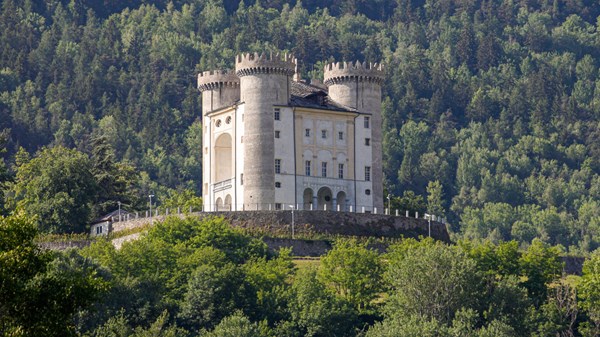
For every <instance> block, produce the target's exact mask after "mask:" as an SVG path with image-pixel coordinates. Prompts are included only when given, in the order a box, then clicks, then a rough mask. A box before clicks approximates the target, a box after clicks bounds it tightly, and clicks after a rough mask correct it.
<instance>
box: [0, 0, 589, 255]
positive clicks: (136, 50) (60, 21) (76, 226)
mask: <svg viewBox="0 0 600 337" xmlns="http://www.w3.org/2000/svg"><path fill="white" fill-rule="evenodd" d="M0 3H1V13H0V130H4V133H3V135H4V138H6V141H5V142H4V144H5V145H4V147H5V148H6V150H7V151H6V152H5V153H4V154H3V156H4V160H5V162H6V165H7V167H8V171H7V173H6V174H3V171H4V170H3V168H2V166H0V179H1V180H4V181H7V180H9V181H11V183H10V184H5V188H4V190H5V195H6V205H5V206H4V208H5V209H6V210H10V209H13V208H15V207H17V206H22V207H24V208H26V209H27V210H29V212H32V213H35V214H44V215H42V216H41V218H42V220H40V221H42V222H43V221H46V220H45V219H54V218H56V219H61V221H62V222H60V223H61V224H64V223H69V224H70V223H71V222H72V224H71V225H69V226H68V227H67V228H66V229H65V228H62V227H60V225H56V224H55V223H51V224H47V225H44V224H42V226H41V227H42V228H43V229H45V230H48V231H55V232H61V231H70V230H75V231H77V230H81V228H82V226H84V225H85V221H87V220H88V219H89V218H92V217H94V216H95V215H98V214H100V213H101V212H103V211H105V210H107V209H111V208H113V209H114V207H115V205H116V201H117V200H120V201H123V202H124V204H126V205H127V206H128V207H129V208H137V209H144V208H145V207H146V206H145V205H147V195H148V194H149V193H150V192H152V193H153V194H155V195H156V196H157V198H158V202H159V203H162V204H163V205H166V204H169V203H173V202H175V201H176V200H183V199H186V196H187V197H191V196H193V194H194V193H196V194H198V193H199V187H200V186H201V185H200V184H201V181H200V180H201V157H200V155H201V154H200V151H198V149H199V148H201V135H200V133H201V125H200V119H199V111H200V110H201V109H200V106H201V102H200V95H199V94H198V91H197V89H196V88H195V76H196V74H197V73H198V72H199V71H202V70H206V69H213V68H219V67H232V64H231V63H230V62H232V60H233V59H234V57H233V56H234V55H235V54H237V53H239V52H248V51H263V50H274V51H287V52H292V53H294V54H295V56H296V57H298V59H299V61H300V71H301V72H302V76H303V77H304V78H319V77H321V76H322V73H321V68H322V66H323V64H324V63H326V62H329V61H333V60H338V61H339V60H367V61H382V62H383V63H384V64H385V65H386V69H387V70H386V83H385V85H384V97H385V101H384V111H383V114H384V151H385V153H384V173H385V179H386V189H387V192H386V193H390V194H392V195H393V196H395V197H394V198H393V204H394V205H393V208H399V209H411V210H418V211H420V212H423V211H424V210H426V209H428V210H429V211H432V212H435V213H436V214H442V213H444V214H445V215H446V217H447V218H448V219H449V220H450V221H451V222H452V224H453V228H452V229H453V230H454V231H455V232H457V233H458V234H457V235H458V236H459V237H466V238H471V239H480V238H490V239H492V240H495V241H502V240H510V239H514V240H518V241H520V242H521V243H523V244H525V245H527V244H529V243H530V242H531V241H532V240H533V239H534V238H536V237H537V238H540V239H542V240H543V241H545V242H548V243H550V244H561V245H563V246H565V247H568V249H570V250H572V251H586V252H587V251H591V250H593V249H595V248H596V247H598V245H599V244H600V201H599V200H600V176H599V173H600V162H599V160H600V118H599V117H600V81H599V72H598V66H600V62H599V61H600V60H599V56H600V32H599V31H598V29H599V26H598V25H599V24H598V21H597V17H598V16H599V15H600V5H599V4H598V3H597V2H596V1H591V0H583V1H572V0H554V1H541V0H523V1H514V0H503V1H467V0H443V1H417V0H415V1H408V0H398V1H390V0H378V1H356V0H335V1H325V2H322V1H315V0H311V1H304V2H299V1H298V2H294V1H290V2H287V1H283V0H270V1H264V0H263V1H256V2H254V1H248V2H245V3H244V2H240V3H238V2H237V1H236V2H234V1H225V2H222V1H218V0H211V1H194V0H190V1H184V0H179V1H173V2H167V1H159V0H156V1H151V0H150V1H131V2H127V4H128V6H129V7H125V5H124V4H125V2H121V1H103V2H97V1H86V0H82V1H58V0H55V1H45V2H36V1H30V0H3V1H1V2H0ZM313 64H314V65H315V66H314V67H312V66H311V67H308V66H307V65H313ZM0 138H2V137H0ZM0 143H2V142H0ZM45 146H54V147H57V146H63V147H65V148H68V149H76V153H74V152H71V153H70V154H69V153H67V151H62V150H55V151H56V152H53V153H52V154H48V155H46V157H44V155H43V154H40V155H38V156H37V157H36V155H35V153H36V151H39V150H40V149H42V148H43V147H45ZM20 147H22V148H24V151H21V152H19V151H18V149H19V148H20ZM80 153H82V154H83V156H84V157H86V158H87V159H86V158H82V157H81V156H79V154H80ZM63 155H64V156H66V158H69V159H68V160H65V162H63V163H57V164H56V165H54V166H52V165H50V166H51V167H57V168H61V167H65V166H64V165H67V164H68V163H71V164H73V163H76V164H73V167H84V168H85V167H86V166H88V167H89V168H90V172H91V173H92V176H93V178H91V177H89V176H88V175H86V174H82V175H81V177H80V178H78V179H79V180H78V182H79V183H78V184H79V185H77V186H82V187H81V190H85V191H90V192H89V193H84V196H81V197H80V198H82V199H81V200H79V199H78V198H79V197H72V196H70V197H71V198H62V199H60V200H58V199H59V198H53V197H52V196H50V197H49V196H46V195H44V194H43V193H42V192H40V193H38V195H36V196H35V197H31V196H30V195H29V194H28V193H30V194H31V193H33V192H31V191H36V190H38V191H47V190H51V188H49V187H48V186H46V185H43V183H42V182H39V185H36V186H37V187H36V188H37V189H36V188H33V187H31V186H30V185H28V184H29V182H30V181H33V180H35V179H33V177H36V176H42V175H43V173H44V170H45V169H46V168H45V166H44V165H41V166H42V168H40V169H39V170H38V168H37V166H36V165H35V161H34V160H35V159H36V158H39V157H40V156H41V157H42V158H62V157H61V156H63ZM30 158H33V159H30ZM48 160H49V159H45V160H39V161H40V162H41V163H42V164H43V163H47V162H48ZM31 162H33V164H32V163H31ZM50 176H51V175H50ZM98 186H101V188H98ZM92 191H93V192H92ZM49 199H56V200H53V201H52V202H54V203H53V204H52V205H51V207H50V206H49V205H48V204H46V203H48V202H49V201H48V200H49ZM0 205H1V204H0ZM75 205H90V206H88V209H84V207H81V209H77V214H76V216H73V215H71V214H54V213H52V211H49V209H51V210H55V209H64V210H67V211H65V212H66V213H69V212H68V210H70V209H71V208H72V207H74V206H75ZM91 205H94V207H91ZM98 205H100V206H98ZM65 219H67V220H65ZM84 220H85V221H84ZM48 221H49V220H48ZM56 223H59V222H56Z"/></svg>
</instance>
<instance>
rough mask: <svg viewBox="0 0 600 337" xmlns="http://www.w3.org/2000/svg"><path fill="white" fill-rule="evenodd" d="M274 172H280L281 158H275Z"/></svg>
mask: <svg viewBox="0 0 600 337" xmlns="http://www.w3.org/2000/svg"><path fill="white" fill-rule="evenodd" d="M275 173H276V174H279V173H281V159H275Z"/></svg>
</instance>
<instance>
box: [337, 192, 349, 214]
mask: <svg viewBox="0 0 600 337" xmlns="http://www.w3.org/2000/svg"><path fill="white" fill-rule="evenodd" d="M335 199H336V202H337V204H338V206H340V207H339V208H340V211H342V212H345V211H347V209H346V207H347V203H346V192H344V191H339V192H338V194H337V197H336V198H335ZM336 210H337V208H336Z"/></svg>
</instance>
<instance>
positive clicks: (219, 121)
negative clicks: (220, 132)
mask: <svg viewBox="0 0 600 337" xmlns="http://www.w3.org/2000/svg"><path fill="white" fill-rule="evenodd" d="M215 125H216V126H217V127H219V126H221V120H220V119H217V121H216V122H215Z"/></svg>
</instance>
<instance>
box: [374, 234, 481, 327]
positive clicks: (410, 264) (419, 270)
mask: <svg viewBox="0 0 600 337" xmlns="http://www.w3.org/2000/svg"><path fill="white" fill-rule="evenodd" d="M387 260H388V261H389V262H388V263H389V266H388V269H387V271H386V273H385V280H386V281H387V283H388V284H389V285H390V287H391V289H392V291H391V293H390V297H389V299H388V301H387V304H386V307H385V309H384V312H385V314H386V317H394V316H395V315H397V313H402V314H403V315H409V316H410V315H416V316H419V317H423V318H425V319H434V320H437V321H439V322H441V323H446V324H448V323H450V322H451V321H452V319H453V318H454V314H455V313H456V312H457V311H458V310H459V309H461V308H467V309H468V308H477V307H478V305H479V303H478V302H479V297H480V295H481V294H480V292H481V281H482V279H481V275H480V273H479V272H478V271H477V265H476V263H475V261H474V260H472V259H471V258H469V257H468V256H467V255H466V253H464V252H463V251H462V250H461V249H460V248H458V247H452V246H446V245H444V244H443V243H440V242H433V240H424V241H421V242H415V241H413V240H405V241H404V242H403V243H400V244H396V245H393V246H391V247H390V252H389V253H388V255H387Z"/></svg>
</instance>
